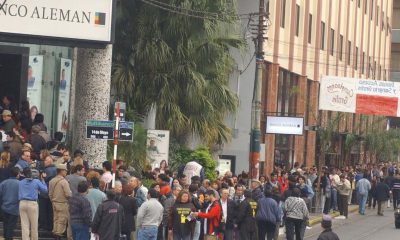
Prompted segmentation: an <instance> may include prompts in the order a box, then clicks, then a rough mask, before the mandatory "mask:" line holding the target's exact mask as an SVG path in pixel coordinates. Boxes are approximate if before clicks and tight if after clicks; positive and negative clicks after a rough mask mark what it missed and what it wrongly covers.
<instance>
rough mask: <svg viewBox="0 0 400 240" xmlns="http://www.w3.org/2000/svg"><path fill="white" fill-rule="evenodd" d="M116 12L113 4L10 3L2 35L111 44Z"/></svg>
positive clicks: (2, 15) (72, 0)
mask: <svg viewBox="0 0 400 240" xmlns="http://www.w3.org/2000/svg"><path fill="white" fill-rule="evenodd" d="M3 2H4V1H1V2H0V5H2V3H3ZM112 12H113V0H83V1H82V0H7V1H5V4H4V6H3V8H2V9H1V10H0V33H11V34H21V35H33V36H38V37H41V36H44V37H53V38H64V39H65V38H66V39H78V40H89V41H101V42H110V41H111V40H112Z"/></svg>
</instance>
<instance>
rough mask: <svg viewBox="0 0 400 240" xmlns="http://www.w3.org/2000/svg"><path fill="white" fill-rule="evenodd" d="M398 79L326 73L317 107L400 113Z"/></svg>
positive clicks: (388, 114)
mask: <svg viewBox="0 0 400 240" xmlns="http://www.w3.org/2000/svg"><path fill="white" fill-rule="evenodd" d="M399 94H400V83H398V82H390V81H378V80H370V79H358V78H344V77H332V76H326V77H323V78H322V79H321V86H320V94H319V109H321V110H330V111H337V112H350V113H359V114H368V115H382V116H400V108H399V106H400V100H399V97H398V96H399Z"/></svg>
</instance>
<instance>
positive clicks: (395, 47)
mask: <svg viewBox="0 0 400 240" xmlns="http://www.w3.org/2000/svg"><path fill="white" fill-rule="evenodd" d="M392 19H393V20H392V22H393V30H392V49H391V50H392V52H391V67H390V79H391V80H392V81H395V82H400V2H399V1H394V2H393V18H392Z"/></svg>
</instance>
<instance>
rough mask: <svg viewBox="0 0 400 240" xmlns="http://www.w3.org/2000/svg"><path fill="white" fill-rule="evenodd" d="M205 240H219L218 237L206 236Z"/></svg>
mask: <svg viewBox="0 0 400 240" xmlns="http://www.w3.org/2000/svg"><path fill="white" fill-rule="evenodd" d="M204 240H218V236H217V235H206V236H205V237H204Z"/></svg>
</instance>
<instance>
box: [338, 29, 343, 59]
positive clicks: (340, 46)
mask: <svg viewBox="0 0 400 240" xmlns="http://www.w3.org/2000/svg"><path fill="white" fill-rule="evenodd" d="M339 59H340V61H342V59H343V35H342V34H340V40H339Z"/></svg>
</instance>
